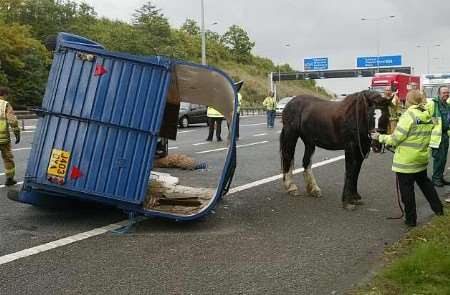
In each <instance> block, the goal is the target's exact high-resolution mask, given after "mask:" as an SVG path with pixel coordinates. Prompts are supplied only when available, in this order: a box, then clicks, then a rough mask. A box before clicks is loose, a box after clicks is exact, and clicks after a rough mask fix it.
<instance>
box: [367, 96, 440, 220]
mask: <svg viewBox="0 0 450 295" xmlns="http://www.w3.org/2000/svg"><path fill="white" fill-rule="evenodd" d="M406 104H407V106H408V109H407V110H406V111H405V113H404V114H403V115H401V117H400V119H399V121H398V124H397V126H396V128H395V130H394V132H393V133H392V134H390V135H385V134H381V135H380V134H378V133H374V134H372V138H373V139H375V140H378V141H379V142H380V143H385V144H387V145H390V146H392V147H395V154H394V159H393V161H392V171H394V172H395V173H396V174H397V179H398V184H399V188H400V194H401V199H402V202H403V204H404V206H405V224H406V225H408V226H416V224H417V213H416V201H415V196H414V183H417V184H418V186H419V188H420V190H421V191H422V193H423V194H424V196H425V198H426V199H427V201H428V203H429V204H430V206H431V209H432V210H433V211H434V213H436V214H437V215H444V211H443V207H442V203H441V201H440V199H439V196H438V194H437V192H436V189H435V188H434V185H433V183H432V182H431V180H430V179H429V178H428V176H427V166H428V160H429V157H430V154H431V152H430V141H431V132H432V130H433V127H434V122H433V120H432V115H431V114H430V112H429V110H428V108H427V106H426V99H425V97H424V96H423V94H422V93H421V92H420V91H418V90H412V91H410V92H409V93H408V95H407V96H406Z"/></svg>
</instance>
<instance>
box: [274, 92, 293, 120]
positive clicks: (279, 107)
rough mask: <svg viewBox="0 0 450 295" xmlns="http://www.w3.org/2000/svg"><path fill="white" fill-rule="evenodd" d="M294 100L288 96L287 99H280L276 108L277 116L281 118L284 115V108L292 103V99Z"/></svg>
mask: <svg viewBox="0 0 450 295" xmlns="http://www.w3.org/2000/svg"><path fill="white" fill-rule="evenodd" d="M293 98H294V96H287V97H283V98H282V99H280V100H279V101H278V103H277V108H276V113H275V114H276V115H277V116H281V114H282V113H283V110H284V107H285V106H286V105H287V103H288V102H290V101H291V100H292V99H293Z"/></svg>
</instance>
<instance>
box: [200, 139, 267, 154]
mask: <svg viewBox="0 0 450 295" xmlns="http://www.w3.org/2000/svg"><path fill="white" fill-rule="evenodd" d="M268 142H269V141H267V140H264V141H259V142H253V143H248V144H242V145H237V146H236V148H242V147H248V146H254V145H258V144H264V143H268ZM227 149H228V147H224V148H218V149H213V150H207V151H201V152H196V154H207V153H213V152H219V151H224V150H227Z"/></svg>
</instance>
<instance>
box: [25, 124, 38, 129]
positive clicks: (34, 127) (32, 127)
mask: <svg viewBox="0 0 450 295" xmlns="http://www.w3.org/2000/svg"><path fill="white" fill-rule="evenodd" d="M26 129H36V126H34V125H33V126H25V130H26Z"/></svg>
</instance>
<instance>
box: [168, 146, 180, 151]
mask: <svg viewBox="0 0 450 295" xmlns="http://www.w3.org/2000/svg"><path fill="white" fill-rule="evenodd" d="M177 149H179V147H177V146H172V147H170V148H168V150H177Z"/></svg>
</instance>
